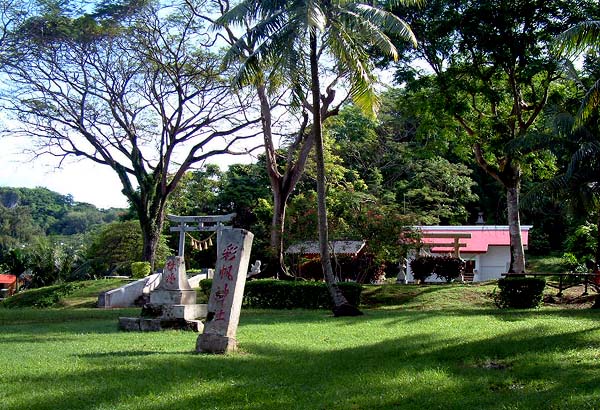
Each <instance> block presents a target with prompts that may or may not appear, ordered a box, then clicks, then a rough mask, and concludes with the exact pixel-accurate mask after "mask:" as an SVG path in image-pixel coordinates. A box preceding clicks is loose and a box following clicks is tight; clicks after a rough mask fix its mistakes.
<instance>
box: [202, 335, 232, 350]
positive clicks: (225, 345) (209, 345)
mask: <svg viewBox="0 0 600 410" xmlns="http://www.w3.org/2000/svg"><path fill="white" fill-rule="evenodd" d="M236 350H237V340H235V339H234V338H233V337H226V336H221V335H215V334H210V333H209V334H201V335H199V336H198V340H197V341H196V352H198V353H218V354H223V353H230V352H235V351H236Z"/></svg>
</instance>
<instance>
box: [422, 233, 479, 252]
mask: <svg viewBox="0 0 600 410" xmlns="http://www.w3.org/2000/svg"><path fill="white" fill-rule="evenodd" d="M470 237H471V234H470V233H459V232H423V233H422V234H421V238H434V239H453V241H452V242H447V243H424V245H426V246H428V247H429V248H430V249H431V248H454V257H455V258H460V248H465V247H466V246H467V244H466V243H460V239H461V238H465V239H468V238H470Z"/></svg>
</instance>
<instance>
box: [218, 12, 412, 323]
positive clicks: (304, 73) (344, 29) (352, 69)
mask: <svg viewBox="0 0 600 410" xmlns="http://www.w3.org/2000/svg"><path fill="white" fill-rule="evenodd" d="M396 2H398V1H396ZM402 2H403V3H416V2H417V1H416V0H404V1H402ZM247 21H251V22H254V23H255V25H254V26H252V27H251V28H249V29H248V30H247V32H246V33H245V34H244V35H243V36H241V37H240V41H238V42H237V43H236V44H234V45H233V46H232V47H231V48H230V50H229V51H228V53H227V55H226V57H225V61H226V62H235V61H237V59H238V58H239V56H240V55H243V50H244V47H245V45H246V44H247V43H248V42H249V41H259V44H258V46H257V47H256V48H255V51H254V53H253V54H251V55H250V56H248V58H247V59H246V60H245V61H243V64H242V66H241V68H240V70H239V74H238V77H237V79H236V80H237V81H238V83H239V84H245V83H251V82H252V79H253V78H256V76H257V75H259V74H260V72H261V70H262V69H263V68H264V67H269V66H270V67H273V68H274V69H275V70H277V71H279V72H282V73H284V75H285V77H286V78H287V79H288V80H289V82H290V86H291V88H292V89H293V92H294V96H295V97H296V98H295V102H296V103H297V104H298V106H303V107H305V108H306V109H308V110H309V111H310V112H311V113H312V132H313V135H314V144H315V150H316V163H317V195H318V220H319V244H320V254H321V264H322V267H323V273H324V276H325V281H326V282H327V284H328V288H329V292H330V294H331V297H332V299H333V304H334V308H333V313H334V315H336V316H348V315H359V314H361V312H360V311H359V310H358V309H357V308H355V307H353V306H350V305H349V304H348V302H347V300H346V298H345V297H344V295H343V294H342V293H341V291H340V289H339V287H338V286H337V284H336V278H335V275H334V274H333V269H332V266H331V258H330V254H329V238H328V227H327V207H326V179H325V161H324V156H323V132H322V126H323V121H322V115H323V112H322V99H323V98H324V97H322V96H321V84H320V80H321V72H320V70H323V69H325V68H326V67H325V65H324V63H323V62H324V61H327V62H331V65H332V66H333V67H329V68H332V71H331V75H333V76H335V77H337V78H339V79H340V80H341V81H344V80H345V81H347V83H348V85H349V89H350V91H349V94H350V97H351V98H352V100H353V101H354V103H355V104H357V105H358V106H359V107H360V108H362V109H363V110H364V111H365V112H366V113H368V114H370V115H374V114H375V112H376V111H377V108H378V105H379V100H378V98H377V95H376V92H375V88H374V84H375V82H376V81H375V80H376V79H375V76H374V74H373V65H372V64H371V62H370V55H369V48H370V47H375V48H377V49H379V50H380V51H382V52H384V53H386V54H388V55H390V56H391V57H392V58H394V59H397V58H398V52H397V50H396V48H395V46H394V45H393V43H392V40H391V39H390V37H389V36H388V35H387V33H389V34H391V35H395V36H397V37H400V38H405V39H408V40H410V41H412V42H413V44H416V40H415V38H414V36H413V34H412V31H411V30H410V28H409V27H408V25H407V24H406V23H405V22H404V21H402V20H401V19H399V18H398V17H396V16H394V15H393V14H391V13H389V12H387V11H385V10H382V9H380V8H378V7H375V6H371V5H369V4H366V3H360V2H357V1H352V0H291V1H286V0H258V1H253V0H244V1H242V2H241V3H240V4H238V5H237V6H236V7H234V8H232V9H231V10H230V11H228V12H227V13H225V14H224V15H223V16H222V17H221V18H220V19H219V20H218V22H219V23H221V24H239V25H242V24H243V23H244V22H247ZM305 90H310V94H311V98H310V99H309V98H308V96H307V93H306V92H305Z"/></svg>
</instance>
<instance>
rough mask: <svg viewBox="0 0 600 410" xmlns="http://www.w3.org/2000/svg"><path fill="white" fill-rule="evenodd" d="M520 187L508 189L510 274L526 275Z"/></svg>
mask: <svg viewBox="0 0 600 410" xmlns="http://www.w3.org/2000/svg"><path fill="white" fill-rule="evenodd" d="M519 191H520V186H519V184H518V183H517V184H516V186H511V187H507V188H506V202H507V211H508V230H509V235H510V267H509V269H508V273H525V252H524V251H523V241H522V238H521V220H520V218H519Z"/></svg>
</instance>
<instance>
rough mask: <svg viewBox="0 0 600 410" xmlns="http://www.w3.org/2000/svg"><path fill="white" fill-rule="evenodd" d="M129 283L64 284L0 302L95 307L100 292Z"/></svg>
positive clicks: (106, 281)
mask: <svg viewBox="0 0 600 410" xmlns="http://www.w3.org/2000/svg"><path fill="white" fill-rule="evenodd" d="M129 282H130V281H127V280H115V279H98V280H89V281H81V282H66V283H62V284H58V285H53V286H46V287H43V288H37V289H29V290H25V291H23V292H19V293H17V294H15V295H13V296H11V297H10V298H7V299H5V300H4V301H2V302H0V306H4V307H67V308H80V307H81V308H83V307H88V308H89V307H95V306H96V304H97V302H98V295H99V294H100V293H101V292H104V291H107V290H110V289H115V288H118V287H120V286H123V285H125V284H127V283H129Z"/></svg>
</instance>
